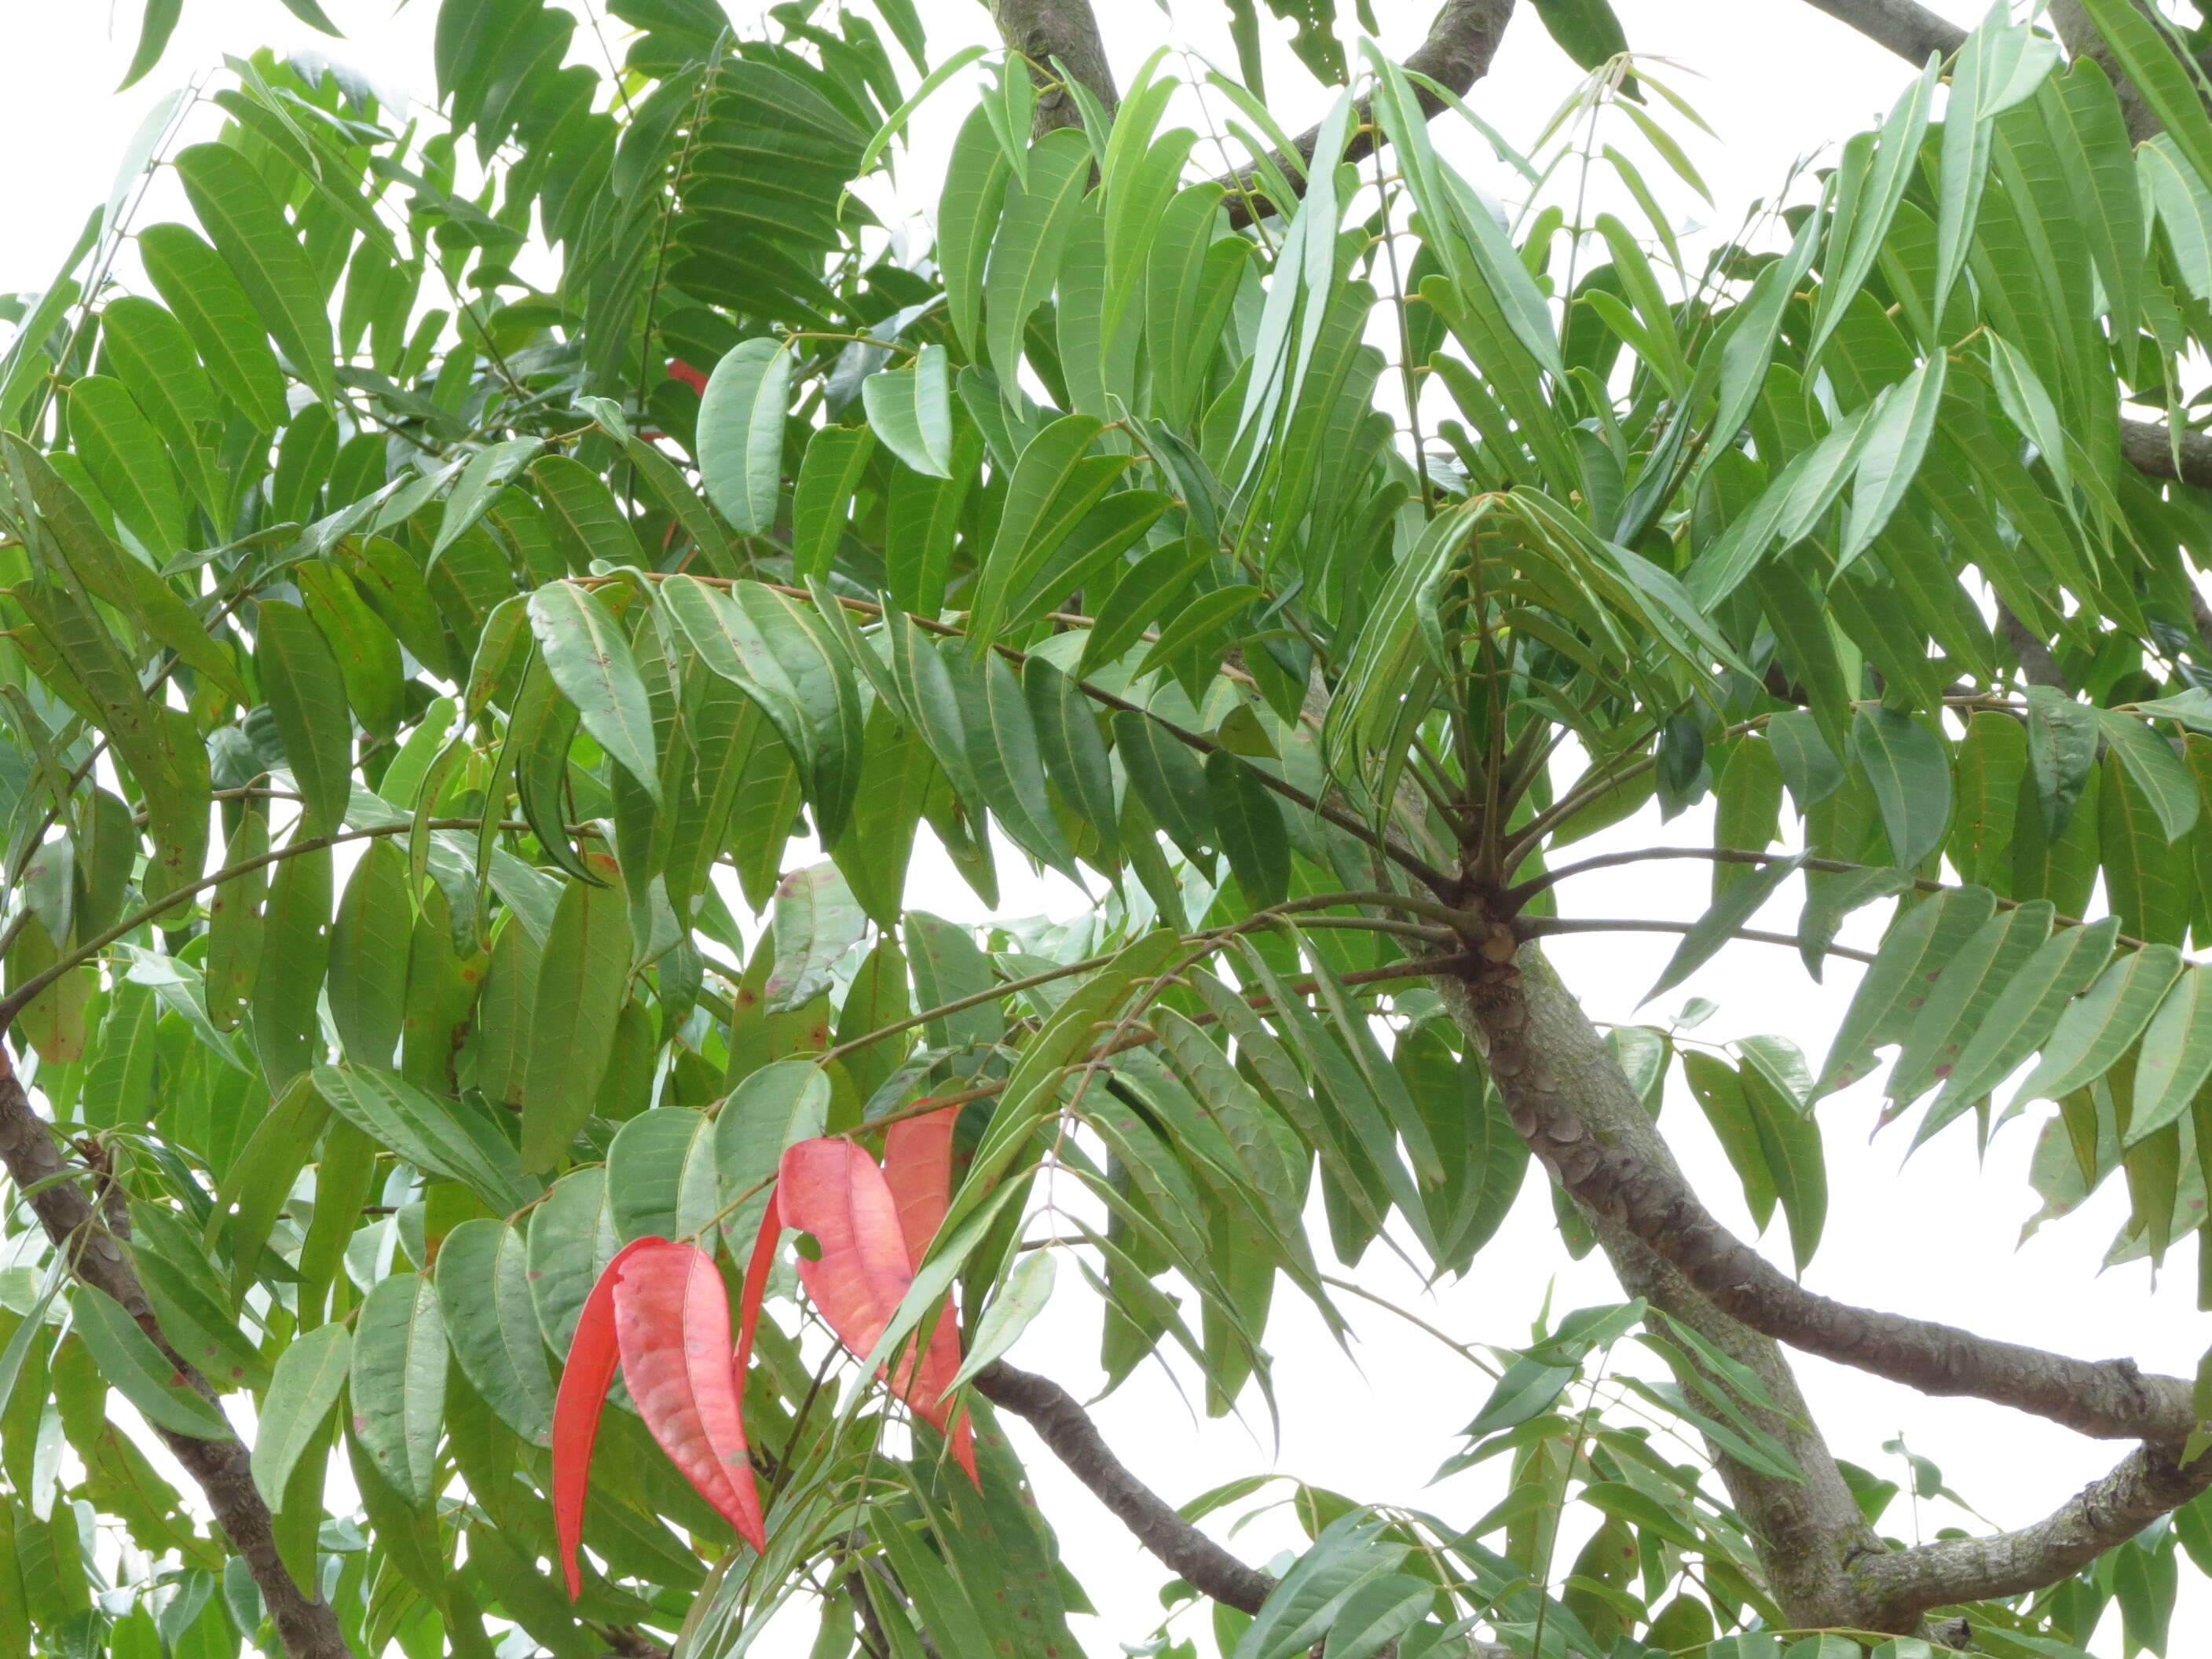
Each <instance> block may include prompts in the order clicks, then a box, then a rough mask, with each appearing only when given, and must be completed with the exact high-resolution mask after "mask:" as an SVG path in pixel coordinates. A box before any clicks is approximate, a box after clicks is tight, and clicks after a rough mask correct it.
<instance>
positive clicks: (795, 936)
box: [763, 864, 868, 1014]
mask: <svg viewBox="0 0 2212 1659" xmlns="http://www.w3.org/2000/svg"><path fill="white" fill-rule="evenodd" d="M773 925H774V928H775V967H774V969H771V970H770V972H769V977H768V983H767V985H766V986H764V987H763V1006H765V1007H766V1008H767V1010H768V1012H770V1013H772V1014H780V1013H788V1012H791V1011H792V1010H793V1009H794V1008H803V1007H805V1006H806V1005H807V1004H808V1003H810V1002H811V1001H813V1000H814V999H815V998H816V997H818V996H820V995H821V994H823V992H824V991H827V990H828V989H829V987H830V986H831V985H832V984H833V983H835V981H836V967H837V964H838V963H841V962H842V961H843V960H844V959H845V956H846V953H847V952H848V951H850V950H851V949H852V948H853V947H854V945H857V944H859V943H860V940H861V939H865V938H866V936H867V931H868V919H867V916H866V915H865V914H864V913H863V912H862V910H861V908H860V905H859V904H857V903H856V902H854V898H853V891H852V889H851V888H849V887H848V886H847V885H846V884H845V878H844V877H843V875H842V874H841V873H840V872H838V869H837V866H836V865H835V864H817V865H815V866H811V868H808V869H805V870H794V871H793V872H791V873H790V874H789V875H787V876H786V877H784V878H783V879H782V880H781V881H780V882H778V883H777V884H776V889H775V915H774V924H773Z"/></svg>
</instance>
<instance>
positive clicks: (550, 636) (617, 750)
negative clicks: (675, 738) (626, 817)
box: [530, 582, 660, 802]
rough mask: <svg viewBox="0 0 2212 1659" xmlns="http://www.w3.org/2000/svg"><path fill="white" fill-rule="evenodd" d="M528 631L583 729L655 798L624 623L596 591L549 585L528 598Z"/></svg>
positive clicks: (649, 746)
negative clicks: (610, 611)
mask: <svg viewBox="0 0 2212 1659" xmlns="http://www.w3.org/2000/svg"><path fill="white" fill-rule="evenodd" d="M530 631H531V632H532V634H534V635H536V636H537V639H538V649H539V650H540V651H542V652H543V653H544V659H545V668H546V671H547V672H548V673H550V674H551V675H552V677H553V683H554V684H556V685H557V686H559V687H560V688H561V695H562V696H564V697H566V698H568V701H569V702H572V703H574V704H575V706H576V713H577V714H579V715H580V717H581V718H582V720H583V722H584V729H585V730H586V732H590V733H591V734H592V738H595V739H596V740H597V741H598V743H599V747H601V748H602V749H604V750H606V751H607V753H609V754H610V755H612V756H613V757H615V758H616V759H617V761H620V762H621V763H622V764H623V769H625V770H626V771H628V772H629V775H631V777H633V778H635V780H636V781H637V785H638V787H640V788H641V789H642V790H644V791H645V793H647V795H648V796H650V797H651V798H652V799H653V800H654V801H656V802H658V801H659V799H660V765H659V759H658V746H657V744H655V742H654V738H653V709H652V707H651V705H650V704H649V703H648V702H647V699H646V694H645V681H644V679H643V678H642V677H641V676H640V674H639V673H638V670H637V659H635V658H634V657H633V656H631V655H630V649H629V641H628V640H627V639H625V638H623V631H622V625H621V624H620V623H617V621H616V620H615V619H614V617H612V616H611V615H610V614H609V612H608V611H607V608H606V606H605V605H604V604H603V603H602V602H601V601H600V599H599V596H598V595H597V594H596V593H592V592H586V591H585V590H584V589H582V588H580V587H578V586H574V584H573V583H569V582H548V583H546V585H545V586H543V587H540V588H538V589H537V590H536V591H534V592H532V594H531V595H530Z"/></svg>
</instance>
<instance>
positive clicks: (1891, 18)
mask: <svg viewBox="0 0 2212 1659" xmlns="http://www.w3.org/2000/svg"><path fill="white" fill-rule="evenodd" d="M1806 3H1807V4H1808V5H1811V6H1814V7H1817V8H1818V9H1820V10H1822V11H1825V12H1826V13H1827V14H1828V15H1829V16H1831V17H1832V18H1834V19H1835V20H1836V21H1838V22H1839V23H1848V24H1850V26H1851V27H1853V28H1855V29H1857V31H1858V32H1859V33H1861V34H1863V35H1864V36H1866V38H1867V39H1868V40H1873V41H1875V42H1876V43H1878V44H1880V45H1881V46H1887V47H1888V48H1889V49H1890V51H1892V52H1895V53H1896V54H1897V55H1898V56H1899V57H1900V58H1909V59H1910V60H1911V62H1913V63H1915V64H1924V63H1926V62H1927V61H1928V54H1929V53H1930V52H1935V53H1936V54H1937V55H1938V56H1940V57H1944V58H1948V57H1949V56H1950V55H1951V54H1952V53H1953V52H1956V51H1958V49H1959V48H1960V46H1963V45H1964V44H1965V43H1966V30H1964V29H1962V28H1960V27H1959V26H1958V25H1957V24H1956V23H1954V22H1952V21H1949V20H1948V19H1947V18H1942V17H1938V16H1937V15H1936V14H1935V13H1934V12H1932V11H1930V10H1929V9H1928V8H1927V7H1925V6H1923V5H1919V4H1917V3H1916V0H1806Z"/></svg>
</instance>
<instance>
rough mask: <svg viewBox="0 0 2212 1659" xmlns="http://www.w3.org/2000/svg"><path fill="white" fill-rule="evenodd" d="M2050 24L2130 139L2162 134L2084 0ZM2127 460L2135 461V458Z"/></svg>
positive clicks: (2055, 9)
mask: <svg viewBox="0 0 2212 1659" xmlns="http://www.w3.org/2000/svg"><path fill="white" fill-rule="evenodd" d="M1814 3H1816V4H1817V3H1818V0H1814ZM2051 27H2053V28H2055V29H2057V31H2058V38H2059V40H2061V41H2062V42H2063V43H2064V45H2065V47H2066V52H2067V55H2068V56H2069V57H2073V58H2093V59H2094V60H2095V62H2096V64H2097V67H2098V68H2099V69H2100V70H2104V71H2105V78H2106V80H2108V81H2110V82H2112V91H2113V92H2114V93H2115V94H2118V98H2119V100H2120V118H2121V119H2122V120H2124V121H2125V122H2126V123H2127V124H2128V137H2129V138H2130V139H2131V140H2132V141H2133V142H2135V143H2138V144H2140V143H2142V141H2143V140H2144V139H2146V138H2148V137H2150V136H2151V135H2152V134H2154V133H2155V132H2157V131H2160V124H2159V118H2158V116H2157V115H2156V114H2155V113H2154V112H2153V111H2152V109H2151V106H2149V105H2148V104H2146V103H2145V102H2143V99H2142V94H2141V93H2140V92H2138V91H2136V83H2135V82H2132V81H2130V80H2129V79H2128V77H2127V76H2125V75H2124V74H2122V73H2121V71H2120V65H2119V60H2118V59H2117V58H2114V57H2113V56H2112V48H2111V47H2110V46H2106V44H2105V37H2104V36H2103V35H2102V34H2100V33H2098V31H2097V26H2096V25H2095V24H2094V23H2093V22H2091V21H2089V14H2088V13H2087V11H2085V10H2084V9H2082V6H2081V0H2051ZM2128 459H2130V460H2134V459H2135V458H2134V457H2133V456H2132V455H2130V457H2129V458H2128ZM2137 465H2141V463H2140V462H2138V463H2137ZM2163 476H2166V477H2171V476H2172V475H2171V474H2166V475H2163Z"/></svg>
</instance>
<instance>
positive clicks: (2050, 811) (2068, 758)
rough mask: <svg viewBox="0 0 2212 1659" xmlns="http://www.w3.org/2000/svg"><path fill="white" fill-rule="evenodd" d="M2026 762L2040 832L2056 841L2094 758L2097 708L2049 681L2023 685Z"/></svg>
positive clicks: (2094, 760)
mask: <svg viewBox="0 0 2212 1659" xmlns="http://www.w3.org/2000/svg"><path fill="white" fill-rule="evenodd" d="M2027 763H2028V768H2029V769H2030V771H2031V772H2032V773H2033V775H2034V778H2035V793H2036V798H2037V799H2039V801H2041V802H2042V804H2043V833H2044V836H2045V838H2046V839H2048V840H2051V841H2057V839H2058V837H2059V836H2062V835H2063V834H2064V833H2065V831H2066V821H2067V819H2069V817H2072V816H2073V815H2074V803H2075V801H2077V800H2079V799H2081V789H2082V786H2083V785H2085V784H2087V782H2088V781H2089V771H2090V769H2091V768H2092V767H2093V766H2094V765H2096V763H2097V711H2096V710H2095V709H2093V708H2088V707H2087V706H2086V705H2085V704H2082V703H2078V702H2075V701H2074V700H2073V699H2072V698H2071V697H2069V696H2067V695H2066V694H2065V693H2064V692H2063V691H2060V690H2057V689H2056V688H2054V687H2051V686H2048V685H2031V686H2029V687H2028V688H2027Z"/></svg>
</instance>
